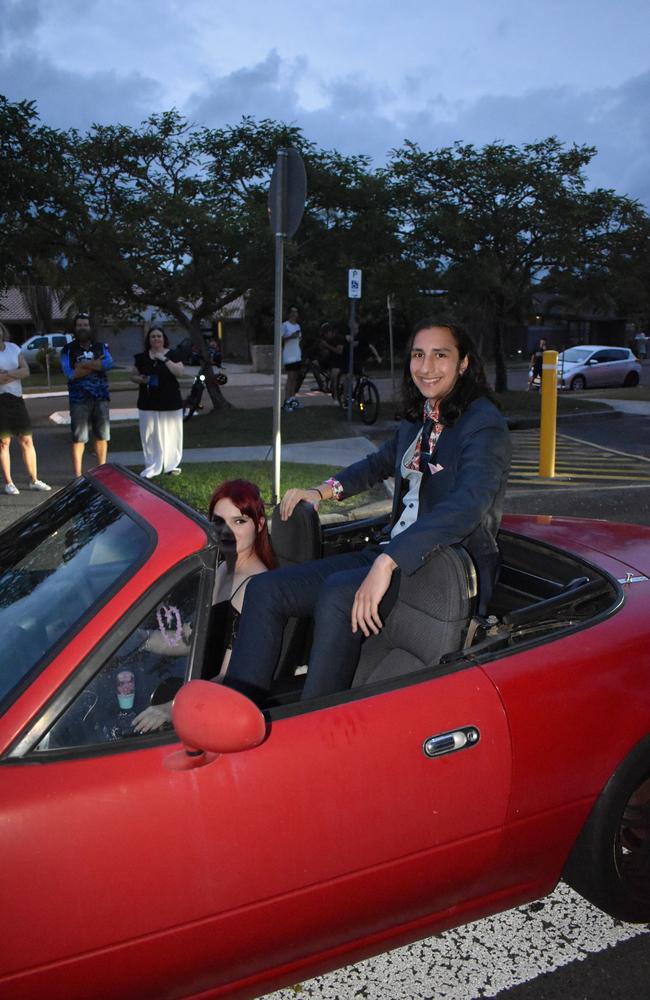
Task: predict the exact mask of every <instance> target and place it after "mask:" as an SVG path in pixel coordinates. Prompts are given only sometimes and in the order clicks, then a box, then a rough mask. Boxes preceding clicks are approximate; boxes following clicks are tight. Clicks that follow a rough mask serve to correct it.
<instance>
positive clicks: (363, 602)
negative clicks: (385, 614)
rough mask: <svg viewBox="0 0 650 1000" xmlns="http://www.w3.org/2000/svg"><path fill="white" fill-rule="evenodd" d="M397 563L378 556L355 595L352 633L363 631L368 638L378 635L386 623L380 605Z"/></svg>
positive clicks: (387, 557)
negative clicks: (358, 630) (381, 616)
mask: <svg viewBox="0 0 650 1000" xmlns="http://www.w3.org/2000/svg"><path fill="white" fill-rule="evenodd" d="M396 569H397V563H396V562H395V561H394V560H393V559H391V557H390V556H389V555H386V554H385V553H382V554H381V555H379V556H377V558H376V559H375V561H374V563H373V564H372V566H371V567H370V570H369V572H368V575H367V576H366V578H365V580H364V581H363V583H362V584H361V586H360V587H359V589H358V590H357V592H356V594H355V595H354V604H353V605H352V631H353V632H356V631H357V629H361V631H362V632H363V634H364V635H365V637H366V638H368V636H369V635H371V634H372V635H378V634H379V631H380V629H382V628H383V625H384V623H383V622H382V620H381V618H380V617H379V603H380V601H381V599H382V597H383V596H384V594H385V593H386V591H387V590H388V587H389V586H390V580H391V577H392V575H393V573H394V571H395V570H396Z"/></svg>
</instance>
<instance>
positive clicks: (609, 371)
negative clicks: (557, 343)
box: [557, 344, 641, 390]
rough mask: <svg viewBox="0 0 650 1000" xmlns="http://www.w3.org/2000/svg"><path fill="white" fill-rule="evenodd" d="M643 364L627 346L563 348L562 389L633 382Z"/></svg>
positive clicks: (559, 365)
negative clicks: (564, 349)
mask: <svg viewBox="0 0 650 1000" xmlns="http://www.w3.org/2000/svg"><path fill="white" fill-rule="evenodd" d="M640 378H641V364H640V362H639V361H638V360H637V358H636V357H635V355H634V354H633V353H632V351H630V350H629V348H627V347H606V346H604V345H600V344H595V345H594V344H581V345H580V346H579V347H569V348H568V350H566V351H562V353H561V354H559V355H558V359H557V384H558V388H560V389H574V390H576V389H596V388H599V387H600V386H605V385H624V386H626V387H627V386H634V385H638V384H639V379H640Z"/></svg>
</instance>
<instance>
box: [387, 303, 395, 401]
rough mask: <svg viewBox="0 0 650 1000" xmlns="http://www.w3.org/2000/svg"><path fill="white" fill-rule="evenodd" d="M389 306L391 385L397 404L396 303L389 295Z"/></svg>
mask: <svg viewBox="0 0 650 1000" xmlns="http://www.w3.org/2000/svg"><path fill="white" fill-rule="evenodd" d="M387 305H388V347H389V351H390V384H391V387H392V393H393V403H394V402H395V347H394V344H393V309H394V306H395V303H394V302H393V296H392V295H389V296H388V299H387Z"/></svg>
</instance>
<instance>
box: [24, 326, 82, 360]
mask: <svg viewBox="0 0 650 1000" xmlns="http://www.w3.org/2000/svg"><path fill="white" fill-rule="evenodd" d="M72 339H73V337H72V335H71V334H69V333H37V334H34V336H33V337H30V338H29V339H28V340H26V341H25V343H24V344H22V345H21V347H20V349H21V351H22V352H23V356H24V358H25V360H26V362H27V364H28V365H29V367H30V368H33V367H35V366H36V365H38V363H39V360H38V356H39V354H40V352H41V351H44V350H46V349H47V350H51V349H54V350H55V351H56V353H57V354H60V353H61V351H62V349H63V348H64V347H65V345H66V344H69V343H70V341H71V340H72Z"/></svg>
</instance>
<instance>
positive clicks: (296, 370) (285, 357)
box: [282, 306, 302, 410]
mask: <svg viewBox="0 0 650 1000" xmlns="http://www.w3.org/2000/svg"><path fill="white" fill-rule="evenodd" d="M301 341H302V330H301V329H300V323H299V322H298V310H297V309H296V307H295V306H292V307H291V309H290V310H289V316H288V319H286V320H285V321H284V323H283V324H282V363H283V365H284V370H285V372H286V374H287V384H286V387H285V391H284V406H283V409H285V410H297V409H298V407H299V406H300V403H299V402H298V400H297V399H296V394H297V392H298V389H299V388H300V386H301V384H302V347H301Z"/></svg>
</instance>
